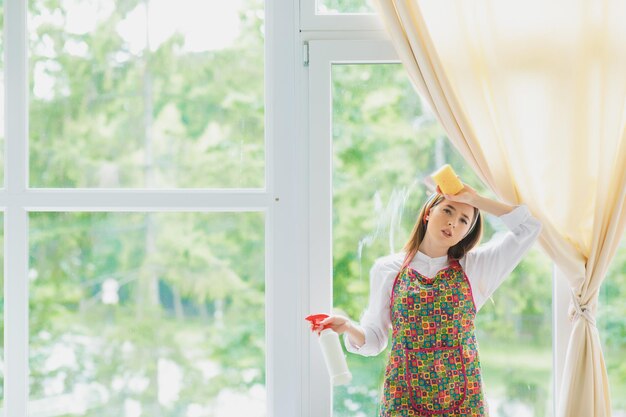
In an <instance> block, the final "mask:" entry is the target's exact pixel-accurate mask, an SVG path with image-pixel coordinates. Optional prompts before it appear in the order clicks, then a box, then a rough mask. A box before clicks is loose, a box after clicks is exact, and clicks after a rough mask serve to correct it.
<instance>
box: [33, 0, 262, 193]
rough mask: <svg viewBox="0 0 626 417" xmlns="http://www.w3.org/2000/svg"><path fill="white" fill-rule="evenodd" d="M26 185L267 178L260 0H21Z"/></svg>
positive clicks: (250, 184)
mask: <svg viewBox="0 0 626 417" xmlns="http://www.w3.org/2000/svg"><path fill="white" fill-rule="evenodd" d="M28 18H29V22H28V25H29V28H30V43H29V45H30V50H29V54H30V97H31V102H30V114H29V123H30V126H29V131H30V143H29V149H30V185H31V186H33V187H104V188H116V187H139V188H144V187H145V188H161V187H165V188H173V187H182V188H233V187H234V188H258V187H263V186H264V185H265V180H264V175H265V174H264V173H265V161H264V159H265V150H264V122H263V118H264V92H263V78H264V74H263V71H264V69H263V68H264V64H263V63H264V53H263V50H264V47H263V44H264V34H263V33H264V2H263V1H262V0H234V1H227V2H217V1H213V2H202V3H201V5H200V3H198V2H196V1H191V0H181V1H176V2H173V1H168V0H152V1H149V0H144V1H135V2H116V1H114V0H89V1H79V0H59V1H54V2H50V1H44V0H31V1H30V3H29V16H28Z"/></svg>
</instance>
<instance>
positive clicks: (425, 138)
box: [332, 64, 552, 417]
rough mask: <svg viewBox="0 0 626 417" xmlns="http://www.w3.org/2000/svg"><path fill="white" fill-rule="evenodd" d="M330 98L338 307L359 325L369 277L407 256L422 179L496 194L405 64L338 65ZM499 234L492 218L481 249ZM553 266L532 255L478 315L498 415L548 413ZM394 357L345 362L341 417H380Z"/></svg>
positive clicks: (339, 392) (337, 401)
mask: <svg viewBox="0 0 626 417" xmlns="http://www.w3.org/2000/svg"><path fill="white" fill-rule="evenodd" d="M332 92H333V111H332V119H333V128H332V132H333V268H334V271H333V276H334V282H333V300H334V307H335V308H338V309H340V310H343V311H344V312H345V313H346V315H348V316H349V317H351V318H352V319H354V320H358V319H359V318H360V317H361V315H362V313H363V311H364V309H365V307H366V306H367V303H368V295H369V270H370V268H371V267H372V265H373V263H374V261H375V260H376V259H377V258H379V257H381V256H384V255H386V254H389V253H395V252H400V251H401V250H402V247H403V246H404V243H405V241H406V239H408V236H409V233H410V232H411V230H412V228H413V224H414V219H415V217H416V215H417V213H418V212H419V209H420V207H421V204H422V203H423V202H424V200H425V198H426V188H425V186H424V184H422V183H421V181H422V179H423V178H424V177H425V176H426V175H428V174H430V173H432V172H433V171H434V170H435V169H436V168H437V167H439V166H441V165H443V164H444V163H450V164H452V166H453V167H454V168H455V170H456V171H457V173H458V174H459V176H461V178H463V180H464V181H465V182H467V183H468V184H470V185H471V186H472V187H474V188H476V189H478V190H479V192H481V193H482V194H484V195H488V196H491V197H493V195H492V194H491V193H490V192H488V191H487V190H486V189H485V187H484V186H483V185H482V183H481V182H480V181H479V180H478V178H477V177H476V176H475V175H474V174H473V173H472V171H471V170H470V168H469V167H468V166H467V164H465V162H464V161H463V160H462V159H461V157H460V155H459V154H458V153H457V152H456V151H455V150H454V149H453V148H452V147H451V145H450V143H449V142H448V141H447V139H446V135H445V133H444V132H443V130H442V128H441V126H440V125H439V124H438V122H437V121H436V120H435V118H434V117H433V116H432V113H431V112H430V111H429V110H428V108H426V107H425V106H424V105H423V104H422V102H421V101H420V99H419V96H418V95H417V94H416V93H415V90H414V89H413V87H412V86H411V84H410V83H409V80H408V77H407V76H406V72H405V70H404V69H403V68H402V66H401V65H399V64H354V65H333V67H332ZM499 230H505V227H504V225H503V224H502V222H501V221H500V220H499V219H497V218H494V217H493V216H486V222H485V233H484V235H483V240H482V242H483V243H484V242H486V241H488V240H489V238H490V237H491V236H492V235H493V234H494V233H495V232H497V231H499ZM550 265H551V264H550V262H549V261H548V259H547V258H546V257H545V256H543V255H542V253H541V252H539V251H537V250H532V251H531V252H530V253H529V254H528V255H527V256H526V258H525V259H524V261H523V262H522V263H521V264H520V265H519V266H518V267H517V268H516V269H515V271H513V273H512V274H511V275H510V276H509V277H508V279H507V280H506V281H505V283H504V284H503V285H502V286H501V287H500V288H499V289H498V291H497V292H496V293H495V295H494V297H493V299H492V301H489V302H488V303H487V305H485V306H484V307H483V308H482V309H481V311H480V312H479V313H478V316H477V319H476V326H477V328H478V330H479V331H478V332H477V337H478V340H479V343H480V354H481V361H482V368H483V377H484V382H485V390H486V396H487V400H488V402H489V404H490V410H491V415H492V416H500V417H504V416H510V415H516V416H517V415H519V416H521V415H535V416H549V415H551V404H552V397H551V395H552V394H551V391H550V388H551V386H552V384H551V371H552V369H551V367H552V361H551V337H550V334H551V298H552V294H551V291H552V283H551V282H552V281H551V279H550V277H551V266H550ZM521 287H523V288H524V291H520V288H521ZM388 355H389V347H388V348H387V350H386V351H385V352H383V353H381V354H380V355H378V356H376V357H363V356H360V355H354V354H348V355H347V356H348V366H349V367H350V369H351V371H352V373H353V376H354V378H353V382H352V384H351V385H350V386H348V387H336V388H335V389H334V401H333V409H334V415H335V416H340V417H348V416H350V417H353V416H372V415H376V412H377V409H378V405H379V399H380V393H381V390H382V384H383V376H384V368H385V364H386V361H387V358H388ZM531 358H532V361H531V360H530V359H531ZM529 362H530V365H532V366H530V365H529Z"/></svg>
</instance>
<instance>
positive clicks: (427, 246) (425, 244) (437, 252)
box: [419, 236, 448, 258]
mask: <svg viewBox="0 0 626 417" xmlns="http://www.w3.org/2000/svg"><path fill="white" fill-rule="evenodd" d="M419 251H420V252H422V253H423V254H424V255H427V256H429V257H431V258H439V257H441V256H446V255H447V254H448V247H446V246H441V245H435V244H433V242H432V241H431V240H430V239H428V236H424V240H423V241H422V242H421V243H420V246H419Z"/></svg>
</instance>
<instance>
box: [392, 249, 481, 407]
mask: <svg viewBox="0 0 626 417" xmlns="http://www.w3.org/2000/svg"><path fill="white" fill-rule="evenodd" d="M475 316H476V306H475V305H474V298H473V296H472V288H471V286H470V283H469V281H468V279H467V276H466V275H465V273H464V272H463V268H462V267H461V265H460V264H459V262H458V261H452V262H451V263H450V265H449V266H448V267H447V268H445V269H442V270H441V271H439V272H438V273H437V275H435V276H434V277H433V278H427V277H425V276H423V275H421V274H419V273H418V272H417V271H415V270H414V269H411V268H408V267H405V268H402V269H401V270H400V272H399V273H398V275H397V276H396V279H395V281H394V284H393V289H392V295H391V323H392V328H393V335H392V348H391V352H390V355H389V362H388V363H387V367H386V370H385V382H384V387H383V395H382V399H381V404H380V417H413V416H433V415H435V416H443V417H456V416H463V417H484V416H487V415H488V410H487V405H486V403H485V401H484V397H483V391H482V381H481V373H480V361H479V358H478V344H477V342H476V337H475V335H474V317H475Z"/></svg>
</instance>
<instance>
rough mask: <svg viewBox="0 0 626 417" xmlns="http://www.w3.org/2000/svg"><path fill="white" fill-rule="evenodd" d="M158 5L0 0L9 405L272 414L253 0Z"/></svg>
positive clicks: (258, 28)
mask: <svg viewBox="0 0 626 417" xmlns="http://www.w3.org/2000/svg"><path fill="white" fill-rule="evenodd" d="M169 3H171V2H167V1H159V0H151V1H148V0H146V1H138V2H130V3H120V2H114V1H110V0H93V1H88V2H84V1H74V0H58V1H53V2H44V1H39V0H33V1H30V2H22V1H20V0H7V1H5V2H1V3H0V4H2V6H3V7H2V9H1V10H2V16H3V19H2V23H3V25H4V34H5V36H4V37H3V38H2V43H1V45H2V47H4V48H5V50H6V54H5V55H3V70H4V73H3V74H4V76H3V78H2V80H3V82H2V86H3V88H4V86H5V83H4V80H5V79H6V80H7V82H6V94H5V95H3V97H6V101H4V100H3V106H2V109H6V111H4V113H3V114H2V123H3V133H2V135H3V136H4V132H6V155H7V157H6V161H7V163H6V167H5V168H6V173H7V174H6V176H5V177H4V178H5V182H4V184H3V185H4V188H3V189H2V190H0V206H2V209H3V218H2V219H3V225H4V226H5V227H4V229H3V231H5V232H6V235H7V239H10V241H11V242H12V244H11V245H7V246H6V254H4V252H3V254H4V256H3V259H6V260H7V265H6V271H7V274H6V276H7V278H6V280H4V279H3V280H2V281H3V283H4V286H3V291H2V292H1V294H2V295H1V296H0V301H1V302H2V303H1V304H2V305H3V307H4V308H3V316H2V321H1V323H2V325H3V330H4V332H3V342H4V343H3V348H2V358H1V362H0V364H1V366H0V376H1V377H2V381H1V387H2V388H1V391H0V393H1V395H0V401H2V402H1V403H0V410H1V412H2V413H3V414H4V415H11V416H13V415H21V416H30V417H43V416H66V415H72V416H74V415H76V416H87V415H89V416H108V415H111V414H114V415H119V416H125V417H131V416H133V417H134V416H140V415H156V414H159V415H186V416H202V415H215V416H237V415H246V416H248V415H249V416H259V417H263V416H267V415H271V414H272V413H271V410H273V409H275V408H276V405H275V403H272V401H273V399H274V398H275V395H274V394H273V391H272V390H273V389H275V384H274V383H273V380H274V379H280V378H283V379H287V378H285V374H286V373H287V372H286V371H285V370H283V369H280V367H279V366H276V365H273V366H274V369H277V371H275V372H274V371H269V370H268V366H267V364H268V363H269V364H275V360H274V359H273V358H274V357H276V356H277V355H276V354H275V353H274V352H275V351H276V350H278V351H279V352H281V353H282V350H281V349H282V347H281V346H279V347H275V346H268V345H269V343H268V338H267V336H266V335H267V334H268V333H269V332H271V331H274V329H273V325H271V324H270V323H271V322H272V318H273V317H275V315H274V313H273V311H274V310H273V309H270V308H269V307H268V304H267V303H266V297H267V296H268V295H267V294H268V292H271V291H276V290H275V288H276V286H274V285H273V284H268V282H270V281H271V280H273V279H274V275H270V274H268V272H267V271H271V270H272V266H271V263H272V259H273V256H274V253H275V251H274V250H273V249H272V250H269V249H268V248H273V247H274V246H275V243H274V242H275V236H276V234H277V233H276V232H275V230H283V229H286V227H285V226H284V222H280V221H278V222H275V221H274V219H275V218H276V213H277V212H278V213H281V212H282V210H284V209H283V207H285V209H286V210H291V208H290V206H289V204H283V205H280V206H279V204H278V201H279V200H280V198H279V197H282V195H280V196H277V197H274V193H275V192H276V189H277V188H275V187H274V182H273V179H274V176H273V173H274V172H276V171H277V172H280V169H273V166H272V165H270V162H271V161H273V160H274V156H273V152H275V149H276V148H275V147H274V146H273V143H275V142H276V141H275V140H266V134H271V132H272V130H271V128H266V119H267V118H268V117H271V113H270V112H269V111H266V106H265V86H264V82H265V81H264V78H265V68H266V65H265V49H266V42H265V37H266V35H265V26H264V25H265V13H266V6H267V5H266V3H265V2H264V1H261V0H241V1H235V2H230V3H229V4H227V5H221V4H219V5H218V4H217V3H216V4H215V5H208V4H207V5H203V6H202V7H200V8H199V7H198V5H197V2H178V3H177V4H176V7H175V8H172V7H171V5H170V4H169ZM270 6H271V4H270ZM270 6H267V9H268V10H270V11H271V10H273V9H272V7H270ZM5 16H6V19H4V17H5ZM207 23H210V24H207ZM218 32H219V35H218V34H217V33H218ZM226 34H228V36H226ZM273 53H274V52H273V51H271V50H270V57H271V56H272V55H271V54H273ZM4 57H6V60H5V59H4ZM6 103H11V105H10V106H7V105H6ZM270 107H271V106H270ZM268 132H269V133H268ZM3 143H4V142H3ZM3 149H4V147H3ZM289 168H290V167H289V166H286V169H289ZM285 200H287V201H290V199H289V198H285ZM276 207H278V208H277V209H276ZM2 237H3V238H4V233H3V234H2ZM276 275H278V276H280V274H276ZM2 277H4V274H2ZM287 291H289V289H287ZM276 298H278V297H276ZM5 318H6V320H5ZM5 332H6V333H5ZM5 335H6V337H4V336H5ZM292 338H294V339H295V335H294V336H292ZM285 350H286V349H285ZM292 350H293V349H292ZM282 356H283V358H288V356H289V355H282ZM289 365H290V366H291V368H292V369H293V368H295V366H294V365H293V364H292V363H289ZM268 375H269V376H268ZM267 381H269V383H268V382H267ZM5 393H6V395H5Z"/></svg>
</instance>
